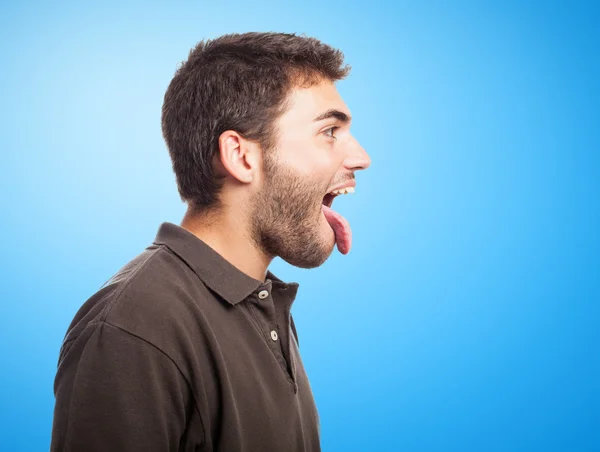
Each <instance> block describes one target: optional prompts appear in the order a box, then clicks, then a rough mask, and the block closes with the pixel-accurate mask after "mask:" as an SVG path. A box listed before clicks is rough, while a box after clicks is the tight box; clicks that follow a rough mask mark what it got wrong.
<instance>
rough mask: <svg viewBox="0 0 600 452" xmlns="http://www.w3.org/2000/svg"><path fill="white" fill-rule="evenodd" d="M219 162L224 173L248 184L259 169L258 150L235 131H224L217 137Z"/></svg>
mask: <svg viewBox="0 0 600 452" xmlns="http://www.w3.org/2000/svg"><path fill="white" fill-rule="evenodd" d="M219 161H220V164H221V165H222V166H223V168H224V170H225V172H226V173H229V174H230V175H231V176H232V177H233V178H235V179H237V180H238V181H240V182H242V183H246V184H248V183H250V182H252V181H253V180H254V178H256V176H257V172H258V170H259V168H260V148H259V146H258V145H257V144H256V143H254V142H253V141H250V140H247V139H246V138H244V137H242V136H241V135H240V134H239V133H237V132H236V131H234V130H226V131H225V132H223V133H222V134H221V135H220V136H219Z"/></svg>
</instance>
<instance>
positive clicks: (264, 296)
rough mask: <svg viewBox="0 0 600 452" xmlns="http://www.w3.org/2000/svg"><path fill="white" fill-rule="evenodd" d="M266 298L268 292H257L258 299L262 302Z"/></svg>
mask: <svg viewBox="0 0 600 452" xmlns="http://www.w3.org/2000/svg"><path fill="white" fill-rule="evenodd" d="M268 296H269V292H268V291H266V290H261V291H260V292H258V298H260V299H261V300H264V299H265V298H267V297H268Z"/></svg>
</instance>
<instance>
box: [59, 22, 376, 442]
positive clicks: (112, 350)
mask: <svg viewBox="0 0 600 452" xmlns="http://www.w3.org/2000/svg"><path fill="white" fill-rule="evenodd" d="M348 70H349V69H348V68H347V67H346V66H343V55H342V53H341V52H340V51H338V50H335V49H332V48H331V47H329V46H327V45H325V44H323V43H321V42H319V41H317V40H316V39H312V38H307V37H302V36H296V35H292V34H283V33H246V34H232V35H225V36H222V37H219V38H217V39H214V40H210V41H205V42H200V43H199V44H198V45H197V46H196V47H195V48H194V49H193V50H192V51H191V52H190V55H189V58H188V60H187V61H186V62H185V63H184V64H183V65H182V66H181V67H180V68H179V69H178V70H177V73H176V74H175V77H174V78H173V80H172V81H171V83H170V85H169V87H168V89H167V92H166V94H165V99H164V105H163V112H162V113H163V114H162V128H163V134H164V137H165V141H166V143H167V147H168V149H169V153H170V156H171V159H172V162H173V169H174V172H175V175H176V180H177V185H178V190H179V193H180V195H181V198H182V200H184V201H185V202H186V203H187V205H188V210H187V213H186V214H185V216H184V218H183V220H182V222H181V225H180V226H177V225H175V224H172V223H163V224H162V225H161V226H160V228H159V230H158V233H157V235H156V239H155V240H154V242H153V244H152V245H150V246H149V247H148V248H147V249H146V250H145V251H144V252H142V253H141V254H140V255H138V256H137V257H136V258H134V259H133V260H132V261H131V262H129V263H128V264H127V265H125V266H124V267H123V268H122V269H121V270H120V271H119V272H117V274H116V275H115V276H113V277H112V278H111V279H110V280H109V281H108V282H107V283H106V284H105V285H104V286H103V287H102V288H101V289H100V290H99V291H98V292H97V293H96V294H94V295H93V296H92V297H91V298H90V299H89V300H88V301H87V302H86V303H85V304H84V305H83V306H82V308H81V309H80V310H79V312H78V313H77V314H76V316H75V318H74V320H73V322H72V324H71V326H70V327H69V330H68V332H67V334H66V337H65V341H64V343H63V345H62V348H61V352H60V357H59V364H58V371H57V375H56V380H55V387H54V390H55V395H56V407H55V412H54V424H53V431H52V450H53V451H59V450H60V451H71V452H74V451H85V452H88V451H100V450H102V451H145V452H149V451H232V452H233V451H252V452H269V451H282V452H283V451H285V452H288V451H318V450H320V445H319V434H320V427H319V418H318V413H317V409H316V406H315V403H314V399H313V395H312V392H311V389H310V385H309V381H308V378H307V375H306V372H305V370H304V367H303V365H302V361H301V358H300V354H299V351H298V347H299V343H298V336H297V333H296V329H295V326H294V322H293V319H292V317H291V315H290V309H291V305H292V303H293V301H294V298H295V295H296V292H297V289H298V284H296V283H284V282H283V281H281V280H279V279H278V278H277V277H275V275H273V274H272V273H271V272H270V271H268V266H269V264H270V262H271V261H272V260H273V258H274V257H276V256H280V257H281V258H282V259H284V260H285V261H287V262H289V263H290V264H292V265H295V266H298V267H303V268H313V267H317V266H319V265H321V264H322V263H323V262H324V261H325V260H326V259H327V258H328V256H329V255H330V254H331V252H332V250H333V247H334V245H335V244H337V248H338V249H339V251H340V252H342V253H344V254H345V253H347V252H348V251H349V249H350V245H351V232H350V226H349V225H348V222H347V221H346V220H345V219H344V218H343V217H341V216H340V215H339V214H338V213H336V212H335V211H333V210H332V209H331V204H332V202H333V198H334V197H335V196H336V195H339V194H341V193H346V192H352V191H354V186H355V178H354V177H355V176H354V174H355V172H356V171H357V170H360V169H365V168H367V167H368V166H369V164H370V160H369V157H368V155H367V154H366V153H365V151H364V150H363V149H362V148H361V146H360V145H359V144H358V142H357V141H356V140H355V139H354V138H353V137H352V135H351V134H350V119H351V118H350V112H349V111H348V108H347V106H346V105H345V103H344V102H343V101H342V99H341V97H340V96H339V94H338V92H337V90H336V88H335V86H334V82H335V81H337V80H340V79H342V78H343V77H345V76H346V74H347V72H348Z"/></svg>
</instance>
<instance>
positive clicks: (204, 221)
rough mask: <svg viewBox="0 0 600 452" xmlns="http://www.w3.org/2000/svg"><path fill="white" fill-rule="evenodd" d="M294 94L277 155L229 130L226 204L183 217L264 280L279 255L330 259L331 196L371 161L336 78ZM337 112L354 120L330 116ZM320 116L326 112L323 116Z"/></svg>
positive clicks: (221, 165) (313, 262) (294, 260)
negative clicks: (326, 200) (327, 208)
mask: <svg viewBox="0 0 600 452" xmlns="http://www.w3.org/2000/svg"><path fill="white" fill-rule="evenodd" d="M289 99H290V102H289V108H288V110H287V111H286V112H285V113H284V114H283V115H281V117H280V118H279V119H278V120H277V122H276V127H277V129H278V131H279V135H278V140H277V144H276V146H275V149H274V150H273V151H267V153H268V152H271V154H270V155H269V154H268V155H267V156H265V155H263V151H262V149H261V147H260V146H259V145H258V144H257V143H256V142H254V141H251V140H247V139H245V138H243V137H242V136H241V135H239V134H238V133H237V132H235V131H232V130H228V131H225V132H223V133H222V134H221V136H220V137H219V147H220V155H219V158H218V159H216V164H217V171H219V172H220V173H222V174H225V175H226V180H225V185H224V187H223V190H222V192H221V194H220V199H221V200H222V202H223V205H224V208H223V209H222V211H221V212H220V213H218V214H212V215H198V214H196V215H192V214H191V213H190V212H191V211H190V210H188V212H187V213H186V214H185V216H184V218H183V220H182V222H181V227H183V228H184V229H186V230H188V231H190V232H191V233H193V234H194V235H196V236H197V237H198V238H200V239H201V240H202V241H204V242H205V243H207V244H208V245H209V246H210V247H211V248H213V249H214V250H215V251H217V252H218V253H219V254H220V255H221V256H223V257H224V258H225V259H227V260H228V261H229V262H230V263H231V264H233V265H234V266H235V267H237V268H238V269H239V270H241V271H242V272H244V273H246V274H247V275H249V276H251V277H252V278H254V279H257V280H259V281H264V279H265V276H266V272H267V268H268V266H269V265H270V263H271V261H272V260H273V259H274V258H275V257H276V256H279V257H281V258H282V259H283V260H285V261H286V262H288V263H290V264H292V265H295V266H297V267H302V268H314V267H318V266H319V265H321V264H323V262H325V261H326V260H327V258H328V257H329V256H330V255H331V253H332V251H333V248H334V246H335V235H334V232H333V230H332V229H331V227H330V226H329V223H328V222H327V220H326V219H325V217H324V215H323V213H322V212H321V205H322V202H323V197H324V196H325V194H326V193H328V192H329V191H331V189H333V188H340V187H344V186H347V185H349V184H351V185H353V183H354V182H353V181H354V177H355V176H354V173H355V172H356V171H357V170H361V169H366V168H368V167H369V165H370V164H371V161H370V158H369V156H368V154H367V153H366V152H365V150H364V149H363V148H362V147H361V146H360V144H359V143H358V141H356V139H355V138H354V137H353V136H352V134H351V133H350V112H349V110H348V107H347V106H346V104H345V103H344V101H343V100H342V98H341V97H340V95H339V93H338V91H337V89H336V88H335V85H334V84H333V83H332V82H330V81H322V82H320V83H318V84H316V85H313V86H311V87H310V88H295V89H293V90H292V92H291V93H290V98H289ZM334 110H335V111H337V112H340V113H341V114H343V115H345V116H347V118H343V117H342V116H343V115H340V114H337V117H336V116H332V115H331V114H329V115H328V114H327V112H331V111H334ZM320 116H321V117H322V116H325V117H324V118H323V119H319V120H315V119H316V118H319V117H320ZM346 119H347V120H346ZM332 127H337V129H332ZM265 164H266V166H265Z"/></svg>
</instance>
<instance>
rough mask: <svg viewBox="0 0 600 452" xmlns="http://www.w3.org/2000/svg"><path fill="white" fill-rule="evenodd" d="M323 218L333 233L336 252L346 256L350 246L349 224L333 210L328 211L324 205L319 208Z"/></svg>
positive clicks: (350, 232)
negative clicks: (323, 215)
mask: <svg viewBox="0 0 600 452" xmlns="http://www.w3.org/2000/svg"><path fill="white" fill-rule="evenodd" d="M321 208H322V210H323V213H324V214H325V218H326V219H327V222H328V223H329V226H331V229H333V232H334V233H335V243H336V245H337V248H338V251H339V252H340V253H342V254H348V251H350V247H351V246H352V230H351V229H350V223H348V220H346V219H345V218H344V217H343V216H341V215H340V214H339V213H337V212H336V211H335V210H332V209H330V208H329V207H327V206H326V205H324V204H323V205H322V206H321Z"/></svg>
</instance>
